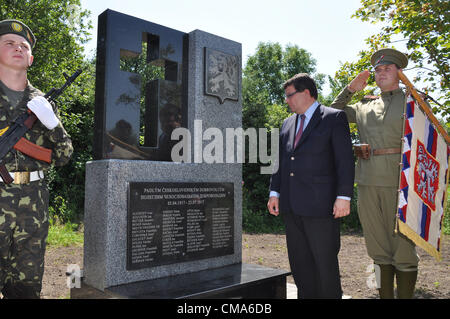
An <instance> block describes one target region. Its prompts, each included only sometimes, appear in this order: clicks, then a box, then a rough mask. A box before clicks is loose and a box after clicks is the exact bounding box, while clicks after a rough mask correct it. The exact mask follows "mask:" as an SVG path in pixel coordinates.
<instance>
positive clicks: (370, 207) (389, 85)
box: [330, 49, 419, 298]
mask: <svg viewBox="0 0 450 319" xmlns="http://www.w3.org/2000/svg"><path fill="white" fill-rule="evenodd" d="M371 64H372V65H373V67H374V69H375V82H376V84H377V86H378V87H379V88H380V90H381V97H366V98H364V99H363V100H362V101H361V102H358V103H356V104H353V105H347V104H348V103H349V102H350V100H351V98H352V96H353V94H354V93H355V92H357V91H361V90H363V89H364V88H365V87H366V85H367V79H368V78H369V75H370V72H369V71H367V70H366V71H363V72H361V73H360V74H358V75H357V76H356V78H355V79H353V80H352V81H351V82H350V84H349V85H348V86H347V87H346V88H345V89H344V90H343V91H342V92H341V93H340V94H339V95H338V96H337V97H336V99H335V100H334V101H333V103H332V104H331V105H330V106H331V107H334V108H338V109H341V110H344V111H345V113H346V114H347V118H348V121H349V122H352V123H356V124H357V127H358V132H359V136H360V140H361V142H362V143H365V144H366V145H364V147H360V148H358V147H355V154H356V155H357V156H358V157H359V158H358V163H357V166H356V178H355V182H356V183H358V215H359V219H360V221H361V224H362V228H363V233H364V238H365V241H366V246H367V252H368V254H369V256H370V257H371V258H372V259H373V260H374V264H375V272H376V273H378V274H379V277H380V280H379V282H378V284H379V286H380V287H381V288H380V289H379V293H380V298H394V277H396V279H397V294H398V298H412V296H413V294H414V288H415V283H416V280H417V267H418V261H419V258H418V255H417V253H416V251H415V245H414V244H413V242H412V241H410V240H409V239H407V238H406V237H405V236H403V235H402V234H400V233H394V229H395V222H396V212H397V195H398V183H399V174H400V170H399V163H400V161H401V139H402V121H403V120H402V115H403V110H404V106H405V103H406V97H405V93H404V92H403V91H402V90H401V89H400V87H399V82H400V79H399V77H398V73H397V71H398V70H399V69H403V68H405V67H406V66H407V64H408V59H407V57H406V56H405V55H404V54H403V53H401V52H399V51H397V50H394V49H381V50H379V51H377V52H375V53H374V54H373V55H372V57H371ZM367 144H368V145H367ZM377 277H378V276H377Z"/></svg>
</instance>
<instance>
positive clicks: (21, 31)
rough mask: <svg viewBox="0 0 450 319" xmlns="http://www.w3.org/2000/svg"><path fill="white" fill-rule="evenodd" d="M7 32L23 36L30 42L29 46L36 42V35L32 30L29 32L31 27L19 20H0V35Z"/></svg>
mask: <svg viewBox="0 0 450 319" xmlns="http://www.w3.org/2000/svg"><path fill="white" fill-rule="evenodd" d="M8 33H14V34H18V35H20V36H22V37H24V38H25V39H26V40H27V41H28V43H30V45H31V48H33V47H34V45H35V43H36V37H35V36H34V34H33V32H31V29H30V28H29V27H28V26H27V25H26V24H25V23H23V22H21V21H19V20H12V19H10V20H2V21H0V35H3V34H8Z"/></svg>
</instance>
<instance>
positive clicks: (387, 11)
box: [330, 0, 450, 118]
mask: <svg viewBox="0 0 450 319" xmlns="http://www.w3.org/2000/svg"><path fill="white" fill-rule="evenodd" d="M449 12H450V2H449V1H447V0H414V1H406V0H361V8H359V9H358V10H357V11H356V12H355V14H354V15H353V17H356V18H359V19H361V20H362V21H368V22H370V23H383V27H382V29H381V32H380V33H379V34H376V35H373V36H371V37H369V38H368V39H367V40H366V44H367V46H368V49H366V50H364V51H361V52H360V53H359V61H357V62H354V63H344V64H343V65H342V66H341V68H340V70H339V71H338V72H337V73H336V76H335V79H334V82H332V81H330V82H332V88H333V93H335V94H336V93H337V91H339V89H340V88H342V87H343V86H345V85H346V84H348V82H349V81H350V80H351V79H352V78H353V77H354V76H356V75H357V74H358V73H359V72H361V71H362V70H363V69H364V68H369V67H370V60H369V59H370V56H371V54H372V53H373V52H375V51H376V50H378V49H381V48H383V47H393V46H394V45H395V43H399V42H405V44H406V49H407V50H408V56H409V62H410V63H409V65H408V70H410V69H415V70H417V75H416V76H415V78H414V79H411V80H412V81H413V82H415V83H418V82H419V81H420V82H421V83H424V85H425V87H424V88H422V89H423V90H424V91H427V92H428V93H429V94H430V95H433V93H435V94H434V98H435V99H437V100H438V101H439V102H440V104H441V105H442V106H439V105H437V104H434V112H440V113H441V114H442V115H443V116H444V117H447V118H448V116H450V99H449V98H450V90H449V89H450V76H449V74H450V72H449V71H450V70H449V65H448V61H449V58H450V46H449V38H448V35H449V31H450V25H449V24H450V20H449V18H448V17H449ZM371 83H373V79H371ZM373 88H374V87H373V86H372V87H371V88H370V87H369V91H370V90H372V91H373ZM365 93H366V92H365ZM362 94H364V93H362ZM356 98H358V96H357V97H356ZM429 102H430V103H431V104H432V105H433V102H432V101H429Z"/></svg>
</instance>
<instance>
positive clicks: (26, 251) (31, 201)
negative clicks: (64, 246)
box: [0, 20, 73, 298]
mask: <svg viewBox="0 0 450 319" xmlns="http://www.w3.org/2000/svg"><path fill="white" fill-rule="evenodd" d="M35 42H36V39H35V37H34V35H33V33H32V32H31V30H30V29H29V28H28V27H27V26H26V25H25V24H23V23H22V22H20V21H17V20H3V21H0V135H1V134H3V133H4V132H5V131H6V129H7V127H9V126H10V125H11V124H12V123H13V122H14V120H15V119H16V118H17V117H18V116H19V115H21V114H23V113H25V112H26V111H27V109H30V110H31V111H33V113H35V114H36V116H37V118H38V119H39V121H36V123H35V124H34V125H33V127H32V129H31V130H29V131H28V132H27V133H26V134H25V135H24V138H25V139H27V140H28V141H30V142H32V143H34V144H36V145H39V146H42V147H45V148H48V149H51V150H52V157H51V163H46V162H43V161H39V160H37V159H34V158H32V157H30V156H27V155H25V154H23V153H21V152H20V151H17V150H15V149H11V151H9V152H8V154H7V155H6V156H5V157H4V159H3V161H2V163H3V164H5V166H6V168H7V170H8V171H9V172H10V174H11V177H13V178H14V182H13V183H12V184H6V183H4V181H3V179H0V198H1V199H0V291H1V292H2V294H3V297H4V298H39V297H40V291H41V287H42V276H43V272H44V253H45V243H46V238H47V234H48V200H49V192H48V188H47V185H46V183H45V181H44V174H45V172H46V171H47V169H48V168H49V166H50V165H56V166H60V165H64V164H65V163H67V162H68V161H69V159H70V156H71V154H72V151H73V148H72V143H71V140H70V137H69V136H68V134H67V132H66V131H65V129H64V127H63V126H62V124H61V121H60V119H59V115H58V112H57V110H56V108H55V106H54V105H53V106H52V105H50V103H48V102H47V100H46V99H45V98H44V97H43V94H42V92H40V91H39V90H37V89H36V88H34V87H33V86H32V85H31V84H30V83H29V82H28V80H27V70H28V67H29V66H30V65H31V64H32V62H33V56H32V54H31V50H32V48H33V47H34V44H35Z"/></svg>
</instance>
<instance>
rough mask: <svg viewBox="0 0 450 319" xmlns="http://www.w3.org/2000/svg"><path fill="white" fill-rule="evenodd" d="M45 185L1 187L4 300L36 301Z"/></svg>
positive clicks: (0, 268) (44, 226) (0, 282)
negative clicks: (29, 299) (22, 299)
mask: <svg viewBox="0 0 450 319" xmlns="http://www.w3.org/2000/svg"><path fill="white" fill-rule="evenodd" d="M48 195H49V194H48V189H47V186H46V184H45V182H44V181H42V180H41V181H35V182H31V183H29V184H23V185H16V184H11V185H5V184H4V183H0V290H1V292H2V294H3V297H4V298H8V299H17V298H39V297H40V292H41V288H42V276H43V274H44V254H45V243H46V239H47V234H48V200H49V196H48Z"/></svg>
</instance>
